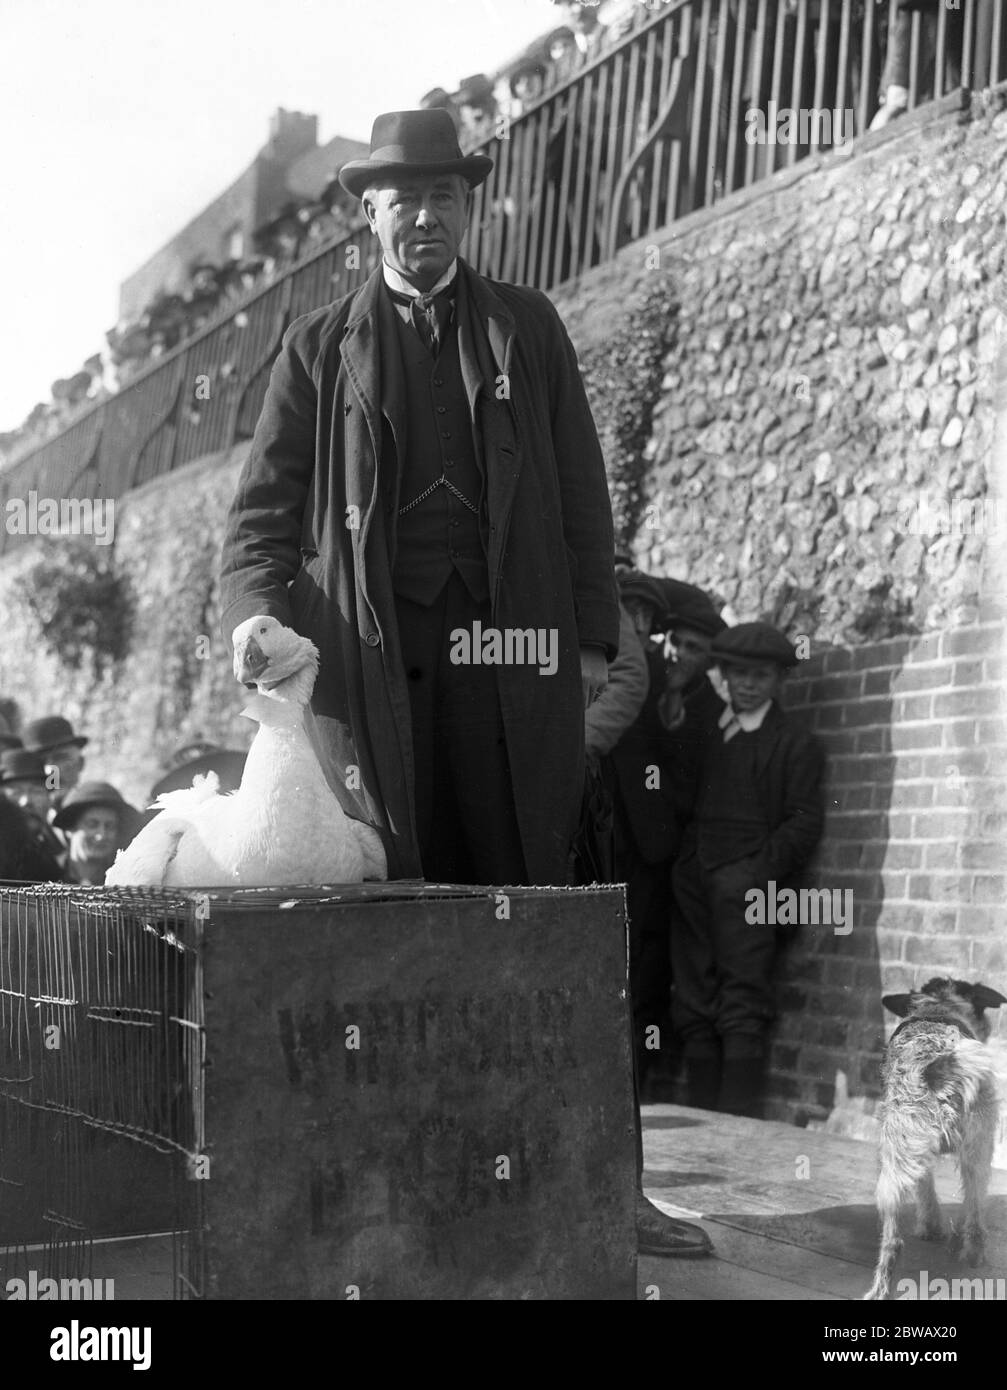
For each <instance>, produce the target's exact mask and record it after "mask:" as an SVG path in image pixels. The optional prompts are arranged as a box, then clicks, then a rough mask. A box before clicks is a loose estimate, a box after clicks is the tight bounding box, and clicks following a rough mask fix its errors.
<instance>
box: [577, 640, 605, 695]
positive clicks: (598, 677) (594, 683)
mask: <svg viewBox="0 0 1007 1390" xmlns="http://www.w3.org/2000/svg"><path fill="white" fill-rule="evenodd" d="M580 684H581V689H582V690H583V692H584V708H585V709H587V707H588V705H590V704H591V703H592V702H593V701H594V700H596V699H597V698H598V696H599V695H600V694H601V692H602V691H603V690H604V689H605V686H606V685H608V662H607V661H606V660H605V653H604V652H603V651H602V649H601V648H600V647H581V649H580Z"/></svg>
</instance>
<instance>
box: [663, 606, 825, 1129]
mask: <svg viewBox="0 0 1007 1390" xmlns="http://www.w3.org/2000/svg"><path fill="white" fill-rule="evenodd" d="M711 655H712V658H713V660H714V662H716V663H717V665H719V667H720V670H721V673H722V674H723V676H724V679H725V681H726V683H727V688H728V691H729V693H730V703H729V704H728V705H727V706H725V708H724V710H723V713H722V714H721V716H720V719H719V721H718V728H717V734H716V736H714V737H713V738H711V739H710V741H709V743H708V745H707V748H706V755H705V758H704V760H703V765H702V769H701V773H700V779H699V794H698V799H697V804H696V812H695V819H694V821H693V823H692V825H691V826H690V827H689V830H688V832H687V835H686V840H685V842H684V843H683V847H682V854H681V857H680V858H679V860H678V862H677V863H676V865H675V869H674V875H673V882H674V894H675V906H676V916H675V921H674V925H673V929H672V934H671V958H672V972H673V976H674V983H675V989H674V996H673V1000H672V1018H673V1021H674V1025H675V1029H676V1032H677V1033H678V1035H679V1037H680V1038H681V1040H682V1046H683V1050H684V1053H685V1061H686V1074H687V1084H688V1096H689V1104H690V1105H696V1106H700V1107H702V1108H704V1109H711V1110H722V1111H726V1112H728V1113H730V1114H737V1115H758V1114H759V1113H760V1108H761V1094H762V1082H763V1068H764V1063H765V1051H766V1039H767V1033H768V1029H769V1025H770V1023H771V1021H772V1019H773V1016H774V1007H773V997H772V967H773V960H774V956H775V950H776V938H775V933H774V930H773V926H772V925H771V923H772V922H775V920H776V917H775V912H774V913H771V914H770V913H765V912H764V913H763V915H762V916H761V918H760V917H759V916H758V914H756V915H755V916H754V917H753V915H752V907H753V901H754V902H755V905H756V906H757V905H758V898H756V899H754V900H753V898H752V896H751V890H753V889H754V890H757V894H761V895H762V899H763V903H764V904H765V901H766V899H768V897H769V895H770V894H773V895H774V898H775V894H776V891H777V890H778V889H780V888H783V887H785V885H786V883H787V880H788V879H789V878H791V876H792V875H793V874H795V873H796V872H797V871H798V870H799V869H801V868H802V867H803V866H804V864H805V863H806V862H807V861H808V859H810V857H811V855H812V853H813V852H814V849H815V847H816V845H817V844H818V840H819V838H820V836H821V833H822V824H823V820H824V803H823V792H822V773H823V764H824V758H823V753H822V748H821V745H820V744H819V742H818V740H817V739H816V738H815V737H814V736H813V735H812V734H810V733H808V732H807V731H805V730H804V729H803V728H801V726H800V725H799V724H798V723H796V722H795V721H794V719H793V718H792V716H790V715H788V714H785V713H784V712H783V711H782V710H781V709H780V706H779V694H780V689H781V686H782V684H783V679H784V675H785V673H786V671H787V670H788V669H789V668H791V667H792V666H796V665H797V654H796V652H795V650H794V647H793V645H792V644H791V642H790V641H789V640H788V639H787V638H786V637H785V636H784V634H783V633H782V632H780V631H778V629H776V628H774V627H772V626H771V625H770V624H769V623H762V622H756V623H742V624H740V625H739V626H738V627H733V628H727V629H725V630H724V631H723V632H721V633H719V634H718V635H717V636H716V637H714V639H713V642H712V646H711Z"/></svg>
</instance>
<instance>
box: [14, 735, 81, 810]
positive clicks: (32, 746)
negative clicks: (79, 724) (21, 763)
mask: <svg viewBox="0 0 1007 1390" xmlns="http://www.w3.org/2000/svg"><path fill="white" fill-rule="evenodd" d="M21 739H22V742H23V743H24V746H25V748H27V749H28V751H29V752H30V753H38V754H39V756H40V757H41V758H42V759H43V761H44V762H45V765H46V771H47V772H48V773H49V775H50V778H51V781H50V786H49V790H50V791H51V793H52V800H53V804H54V805H58V804H59V802H60V801H61V800H62V798H63V797H64V796H66V794H67V792H69V791H72V790H73V788H74V787H75V786H76V785H77V783H78V782H79V781H80V774H81V773H82V772H83V771H84V755H83V753H82V752H81V749H82V748H84V747H85V746H86V745H87V739H86V738H85V737H84V736H83V735H82V734H75V733H74V731H73V725H72V724H71V723H70V721H69V719H64V718H63V717H62V716H61V715H58V714H48V715H46V716H45V717H44V718H43V719H33V720H32V721H31V722H30V723H29V724H26V725H25V726H24V732H23V734H22V736H21Z"/></svg>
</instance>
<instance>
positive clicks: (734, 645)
mask: <svg viewBox="0 0 1007 1390" xmlns="http://www.w3.org/2000/svg"><path fill="white" fill-rule="evenodd" d="M710 650H711V653H712V655H713V659H714V661H717V662H719V663H720V664H721V665H728V666H732V665H733V666H756V665H759V666H761V665H763V663H765V662H767V661H772V662H775V663H776V665H777V666H796V665H797V660H798V658H797V652H796V650H795V648H794V645H793V643H792V642H791V641H790V640H789V638H787V637H785V636H784V635H783V633H782V632H781V631H780V630H779V628H776V627H773V625H772V623H739V624H738V625H737V627H728V628H725V629H724V631H723V632H720V633H718V634H717V636H716V637H715V638H714V639H713V643H712V645H711V648H710Z"/></svg>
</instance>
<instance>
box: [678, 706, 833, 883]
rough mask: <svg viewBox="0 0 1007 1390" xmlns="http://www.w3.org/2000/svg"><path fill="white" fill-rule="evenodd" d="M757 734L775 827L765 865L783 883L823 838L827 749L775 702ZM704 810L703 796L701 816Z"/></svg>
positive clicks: (765, 799) (763, 796)
mask: <svg viewBox="0 0 1007 1390" xmlns="http://www.w3.org/2000/svg"><path fill="white" fill-rule="evenodd" d="M756 738H757V740H758V745H757V752H756V759H757V763H756V766H757V772H756V776H757V779H758V785H759V791H760V800H761V801H762V805H763V806H764V808H765V811H766V819H767V821H768V823H769V826H770V834H769V838H768V839H767V840H766V842H765V844H764V845H763V847H762V851H761V855H760V858H761V859H762V861H763V864H762V865H761V866H760V867H761V869H762V870H764V872H765V875H766V877H767V878H772V879H775V880H776V881H777V882H778V883H780V882H783V881H784V880H786V879H788V878H790V877H792V876H793V875H794V874H795V873H796V872H797V871H798V870H799V869H800V868H802V867H803V865H804V864H806V863H807V861H808V860H809V859H810V858H811V856H812V854H813V853H814V851H815V848H816V846H817V844H818V841H819V840H820V839H821V837H822V827H823V825H824V822H825V793H824V787H823V775H824V770H825V753H824V750H823V749H822V745H821V743H820V742H819V741H818V739H817V738H816V737H815V736H814V734H812V733H809V732H808V731H807V730H806V729H804V728H802V727H801V725H800V724H799V723H798V722H797V721H796V720H795V719H794V717H793V716H792V715H789V714H785V713H784V711H783V710H781V709H780V707H779V705H777V704H775V703H774V704H773V706H772V707H771V709H770V710H769V713H768V714H767V715H766V717H765V719H764V720H763V722H762V726H761V728H760V729H759V730H758V732H757V734H756ZM701 797H702V793H701ZM701 809H702V800H700V803H699V805H698V807H697V814H698V813H699V812H700V811H701Z"/></svg>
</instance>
